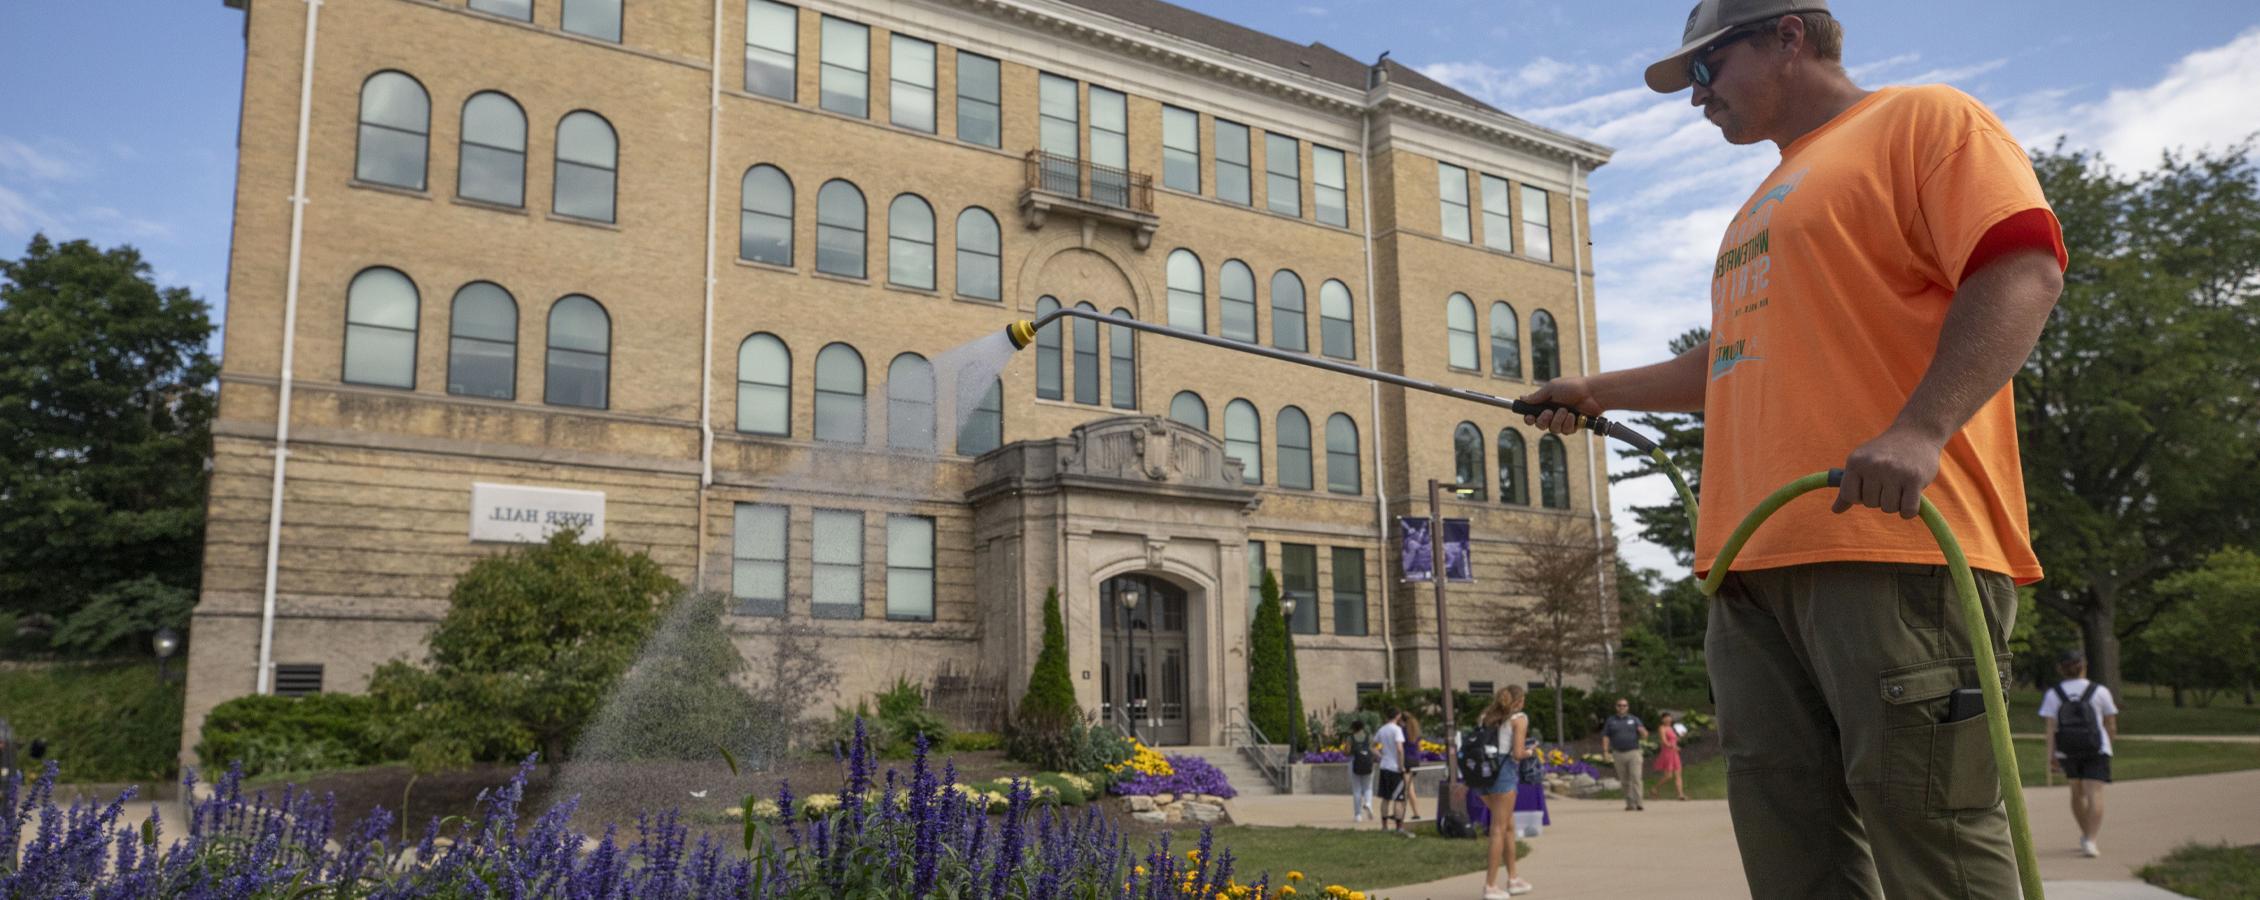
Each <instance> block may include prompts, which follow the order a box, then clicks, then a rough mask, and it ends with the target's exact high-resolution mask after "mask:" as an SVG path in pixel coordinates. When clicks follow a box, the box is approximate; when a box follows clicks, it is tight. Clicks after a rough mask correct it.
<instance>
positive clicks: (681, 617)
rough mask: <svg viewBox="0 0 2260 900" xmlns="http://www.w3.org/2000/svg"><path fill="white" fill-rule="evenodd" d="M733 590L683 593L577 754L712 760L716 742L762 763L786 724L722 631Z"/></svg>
mask: <svg viewBox="0 0 2260 900" xmlns="http://www.w3.org/2000/svg"><path fill="white" fill-rule="evenodd" d="M729 602H730V598H729V597H728V595H725V594H721V593H718V592H713V591H707V592H702V593H691V594H685V595H684V596H682V597H679V598H677V599H676V600H675V601H674V602H673V603H672V604H671V605H670V608H669V610H668V612H667V617H666V619H665V620H664V621H663V622H662V623H661V624H660V625H659V627H658V628H657V630H655V631H654V632H653V633H652V635H651V637H650V638H649V639H647V640H645V641H644V643H643V648H642V650H641V652H639V653H638V654H637V656H636V659H635V663H634V665H633V666H631V667H630V668H629V669H628V671H627V674H626V675H625V676H623V677H622V678H621V679H620V682H619V685H618V687H616V688H614V689H613V690H612V692H611V694H610V698H609V699H607V700H604V701H600V705H599V711H598V712H597V713H596V714H595V715H594V716H593V717H592V718H591V719H590V721H589V724H588V727H587V728H586V729H585V730H584V731H583V732H582V733H581V734H580V736H579V737H578V739H577V740H575V741H573V744H572V754H573V758H574V759H576V760H582V761H588V760H609V761H623V760H639V759H676V760H711V759H713V758H714V757H715V751H716V749H717V748H719V749H722V750H727V751H729V752H730V753H731V754H732V755H733V757H734V758H736V759H741V760H753V761H756V762H757V763H758V762H759V761H761V760H764V759H766V758H767V757H766V755H765V754H766V753H768V752H773V748H774V747H775V745H776V735H775V732H777V731H778V730H779V729H781V728H783V727H784V723H781V722H777V721H776V720H773V719H768V718H765V717H764V716H763V714H762V711H761V710H759V709H758V708H756V707H755V705H754V703H753V698H752V697H751V696H749V695H748V694H747V693H746V691H745V689H744V688H743V687H741V686H740V685H739V684H738V683H737V676H738V675H739V673H741V672H744V671H745V670H746V662H745V657H743V656H741V655H739V653H738V648H737V645H736V644H734V643H732V642H731V640H730V635H729V634H728V633H727V632H725V631H723V630H722V616H723V613H724V611H725V610H726V609H727V608H728V605H729Z"/></svg>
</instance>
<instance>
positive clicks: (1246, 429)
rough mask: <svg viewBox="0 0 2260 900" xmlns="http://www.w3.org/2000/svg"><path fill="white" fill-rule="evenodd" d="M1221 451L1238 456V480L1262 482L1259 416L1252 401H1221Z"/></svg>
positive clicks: (1260, 419) (1260, 421) (1261, 432)
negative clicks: (1222, 441)
mask: <svg viewBox="0 0 2260 900" xmlns="http://www.w3.org/2000/svg"><path fill="white" fill-rule="evenodd" d="M1224 455H1226V456H1230V457H1236V458H1238V459H1239V460H1240V480H1242V481H1244V482H1247V483H1248V484H1262V483H1263V418H1262V417H1261V416H1258V415H1256V405H1255V404H1253V403H1249V402H1248V401H1246V400H1234V401H1232V402H1230V403H1227V404H1225V405H1224Z"/></svg>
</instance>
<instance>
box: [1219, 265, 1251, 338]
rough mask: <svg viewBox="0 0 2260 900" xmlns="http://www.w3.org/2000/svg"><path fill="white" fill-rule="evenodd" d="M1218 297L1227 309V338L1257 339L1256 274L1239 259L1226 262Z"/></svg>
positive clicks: (1225, 314) (1220, 275) (1225, 328)
mask: <svg viewBox="0 0 2260 900" xmlns="http://www.w3.org/2000/svg"><path fill="white" fill-rule="evenodd" d="M1216 299H1217V301H1218V304H1219V305H1220V306H1221V307H1222V309H1223V312H1224V316H1223V318H1224V323H1223V324H1224V330H1223V334H1224V336H1225V337H1228V338H1231V339H1233V340H1235V341H1246V342H1248V343H1251V344H1253V343H1255V342H1256V273H1255V270H1253V269H1250V268H1248V264H1247V263H1244V262H1241V261H1239V260H1237V259H1228V260H1225V261H1224V271H1222V272H1220V273H1218V274H1217V278H1216Z"/></svg>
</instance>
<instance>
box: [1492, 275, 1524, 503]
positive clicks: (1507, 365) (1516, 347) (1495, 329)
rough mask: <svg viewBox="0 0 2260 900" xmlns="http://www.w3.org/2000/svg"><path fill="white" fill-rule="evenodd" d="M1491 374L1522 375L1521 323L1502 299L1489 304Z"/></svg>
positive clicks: (1512, 309) (1513, 310)
mask: <svg viewBox="0 0 2260 900" xmlns="http://www.w3.org/2000/svg"><path fill="white" fill-rule="evenodd" d="M1491 374H1493V375H1500V376H1504V377H1507V378H1521V377H1522V325H1521V323H1520V322H1519V321H1518V320H1516V319H1515V308H1514V307H1512V306H1508V305H1507V302H1506V301H1504V300H1500V301H1498V302H1495V303H1492V304H1491ZM1499 490H1500V491H1502V492H1504V491H1505V490H1506V489H1505V488H1500V489H1499Z"/></svg>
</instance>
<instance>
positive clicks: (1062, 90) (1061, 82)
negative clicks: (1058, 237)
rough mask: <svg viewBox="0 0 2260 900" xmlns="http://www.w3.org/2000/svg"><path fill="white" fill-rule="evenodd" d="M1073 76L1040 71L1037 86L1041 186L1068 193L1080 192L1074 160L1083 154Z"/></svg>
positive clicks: (1037, 135) (1071, 195)
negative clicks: (1042, 172)
mask: <svg viewBox="0 0 2260 900" xmlns="http://www.w3.org/2000/svg"><path fill="white" fill-rule="evenodd" d="M1075 95H1076V86H1075V81H1074V79H1071V78H1061V77H1059V76H1057V75H1042V76H1038V78H1037V87H1036V142H1037V143H1036V146H1037V148H1038V149H1040V150H1042V151H1044V152H1045V153H1046V154H1048V156H1047V157H1046V158H1045V159H1044V175H1043V177H1044V185H1043V187H1044V190H1046V191H1049V192H1051V193H1054V194H1064V195H1066V196H1069V197H1080V196H1083V184H1082V176H1081V175H1080V174H1079V173H1078V172H1077V171H1076V165H1075V161H1076V160H1079V159H1082V158H1083V151H1082V146H1081V142H1080V135H1078V134H1077V133H1076V132H1078V131H1079V130H1080V125H1081V123H1082V121H1083V118H1082V114H1081V112H1080V103H1079V102H1078V100H1077V98H1076V96H1075Z"/></svg>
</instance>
